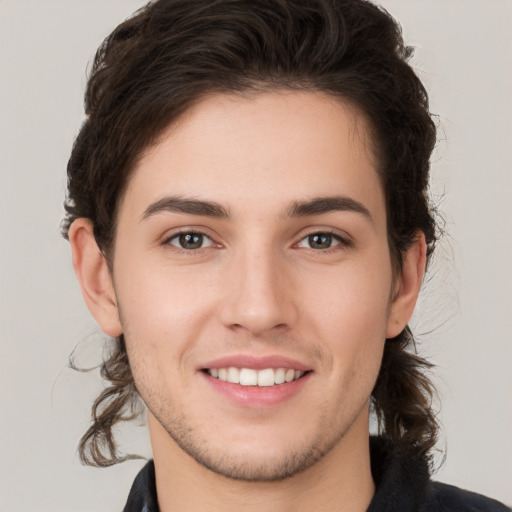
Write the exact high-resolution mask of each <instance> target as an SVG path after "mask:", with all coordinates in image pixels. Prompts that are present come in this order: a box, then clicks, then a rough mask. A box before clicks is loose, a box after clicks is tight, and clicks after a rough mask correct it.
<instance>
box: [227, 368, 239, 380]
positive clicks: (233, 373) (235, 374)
mask: <svg viewBox="0 0 512 512" xmlns="http://www.w3.org/2000/svg"><path fill="white" fill-rule="evenodd" d="M228 382H232V383H233V384H238V383H239V382H240V370H239V369H238V368H233V367H231V368H228Z"/></svg>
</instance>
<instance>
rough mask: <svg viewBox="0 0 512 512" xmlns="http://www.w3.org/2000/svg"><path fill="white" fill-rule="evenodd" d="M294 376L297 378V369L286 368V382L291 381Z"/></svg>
mask: <svg viewBox="0 0 512 512" xmlns="http://www.w3.org/2000/svg"><path fill="white" fill-rule="evenodd" d="M294 378H295V370H286V374H285V376H284V380H285V381H286V382H291V381H292V380H293V379H294Z"/></svg>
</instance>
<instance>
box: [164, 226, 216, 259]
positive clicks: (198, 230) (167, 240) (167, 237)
mask: <svg viewBox="0 0 512 512" xmlns="http://www.w3.org/2000/svg"><path fill="white" fill-rule="evenodd" d="M206 231H208V230H207V229H205V228H203V227H193V226H183V227H180V228H176V229H175V230H171V231H170V232H169V231H168V232H166V233H165V234H164V235H163V236H162V237H161V241H160V244H161V245H163V246H170V247H171V248H172V250H173V251H177V252H179V253H186V254H194V253H197V252H200V251H204V250H206V249H209V248H210V247H215V246H216V247H220V246H221V244H220V243H219V242H217V241H216V240H215V238H214V237H213V236H212V235H210V234H208V233H206ZM184 234H196V235H202V236H203V237H204V238H207V239H208V240H210V242H211V244H210V245H208V246H207V247H199V248H197V249H184V248H182V247H179V246H177V245H174V244H171V241H172V240H174V239H176V238H177V237H179V236H180V235H184Z"/></svg>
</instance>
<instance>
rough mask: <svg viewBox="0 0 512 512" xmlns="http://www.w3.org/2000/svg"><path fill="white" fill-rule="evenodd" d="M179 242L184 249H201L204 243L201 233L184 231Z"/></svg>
mask: <svg viewBox="0 0 512 512" xmlns="http://www.w3.org/2000/svg"><path fill="white" fill-rule="evenodd" d="M179 243H180V245H181V247H183V248H184V249H199V248H200V247H201V246H202V245H203V235H201V233H184V234H182V235H180V237H179Z"/></svg>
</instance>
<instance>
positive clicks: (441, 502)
mask: <svg viewBox="0 0 512 512" xmlns="http://www.w3.org/2000/svg"><path fill="white" fill-rule="evenodd" d="M425 505H426V506H425V509H424V510H425V512H452V511H453V512H455V511H457V512H511V510H512V509H510V508H509V507H507V506H505V505H504V504H503V503H500V502H499V501H496V500H493V499H491V498H486V497H485V496H482V495H481V494H477V493H474V492H470V491H465V490H463V489H459V488H458V487H455V486H453V485H447V484H442V483H439V482H430V483H429V485H428V487H427V496H426V500H425Z"/></svg>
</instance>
